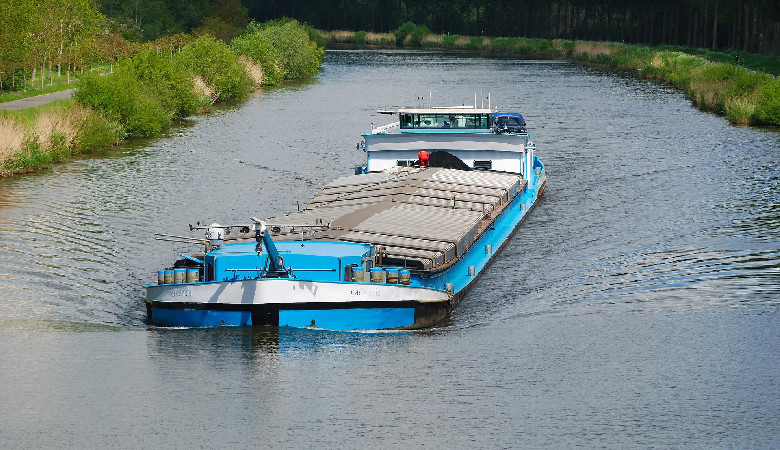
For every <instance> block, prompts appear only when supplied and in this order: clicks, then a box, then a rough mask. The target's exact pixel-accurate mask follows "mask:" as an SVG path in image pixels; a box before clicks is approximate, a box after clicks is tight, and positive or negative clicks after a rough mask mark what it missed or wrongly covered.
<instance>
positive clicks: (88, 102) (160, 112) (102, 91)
mask: <svg viewBox="0 0 780 450" xmlns="http://www.w3.org/2000/svg"><path fill="white" fill-rule="evenodd" d="M75 98H76V100H77V101H78V102H79V103H80V104H82V105H85V106H89V107H91V108H95V109H98V110H100V111H103V112H104V113H105V114H106V115H107V117H109V118H111V119H113V120H118V121H119V122H121V123H122V124H123V125H124V127H125V129H126V130H127V132H128V133H130V134H132V135H138V136H151V135H153V134H155V133H159V132H160V131H162V129H163V128H165V127H166V126H167V125H169V124H170V123H171V114H170V112H168V111H166V109H165V108H164V107H163V105H162V104H161V102H160V101H159V100H158V99H157V98H155V97H154V96H153V94H152V93H151V92H150V91H149V90H148V89H147V88H146V86H145V85H144V84H143V83H142V82H141V81H140V80H139V79H138V78H136V77H135V75H134V74H133V72H132V70H129V69H119V70H117V71H116V72H115V73H114V74H112V75H109V76H99V75H95V74H89V75H87V76H84V77H83V78H82V79H81V81H80V82H79V89H78V91H76V96H75Z"/></svg>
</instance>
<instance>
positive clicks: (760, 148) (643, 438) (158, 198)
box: [0, 51, 780, 448]
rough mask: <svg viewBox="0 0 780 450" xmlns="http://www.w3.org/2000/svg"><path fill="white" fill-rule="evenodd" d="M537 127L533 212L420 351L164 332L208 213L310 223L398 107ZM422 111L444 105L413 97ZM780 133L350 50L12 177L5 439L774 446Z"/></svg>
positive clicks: (454, 65) (2, 230) (301, 336)
mask: <svg viewBox="0 0 780 450" xmlns="http://www.w3.org/2000/svg"><path fill="white" fill-rule="evenodd" d="M475 91H476V92H477V96H478V97H479V99H478V102H479V103H481V102H482V100H483V98H484V101H485V104H486V105H487V98H486V97H487V94H488V92H489V93H490V101H491V102H492V104H494V105H495V104H497V105H498V106H499V107H501V108H502V109H505V110H511V111H519V112H522V113H523V115H524V116H525V117H526V121H527V122H528V124H529V129H530V131H531V133H532V136H533V138H534V140H535V141H536V144H537V146H538V148H539V155H540V157H541V158H542V159H543V161H544V162H545V164H546V165H547V168H548V173H549V186H548V189H547V191H546V192H545V195H544V197H543V198H542V200H541V201H540V203H539V204H538V206H537V208H536V209H535V210H534V211H533V212H532V213H531V215H530V217H529V218H528V220H527V221H526V222H525V223H524V225H523V226H522V227H521V229H520V231H519V232H518V233H517V234H516V235H515V236H513V238H512V239H511V241H510V242H509V243H508V244H507V246H506V247H505V249H504V251H503V252H502V253H501V254H500V255H499V256H498V257H497V258H496V260H495V261H494V262H493V264H492V265H491V266H490V267H489V269H488V270H487V271H486V272H485V273H484V275H483V276H482V277H481V278H480V280H479V282H478V283H477V284H476V285H475V287H474V288H473V289H472V290H471V291H470V292H469V294H468V295H467V296H466V297H465V298H464V299H463V301H462V302H461V304H460V305H459V307H458V308H457V309H456V311H455V312H454V314H453V315H452V317H451V318H450V320H448V322H447V323H445V324H442V326H440V327H437V328H436V329H433V330H427V331H423V332H417V333H374V334H358V333H319V332H310V331H296V330H288V329H282V330H274V329H270V330H269V329H255V330H251V329H229V330H224V329H220V330H171V329H159V328H154V327H148V326H147V324H146V322H145V320H146V312H145V308H144V304H143V288H142V286H143V284H144V283H147V282H151V281H152V280H153V278H154V276H155V273H156V270H157V269H158V268H159V267H163V266H165V265H167V264H170V261H172V260H173V259H174V258H175V257H176V256H177V255H178V254H180V253H182V252H185V251H191V250H192V249H191V248H190V247H187V246H182V245H181V244H176V243H168V242H157V241H154V239H153V235H154V233H156V232H162V233H172V234H185V233H188V232H185V227H186V225H187V224H189V223H195V222H196V221H201V222H211V221H220V222H237V221H238V222H245V221H246V220H247V219H248V218H249V217H250V216H262V217H270V216H275V215H279V214H284V213H286V212H289V211H293V210H295V209H296V202H300V203H301V204H303V203H304V202H305V201H306V200H308V199H309V198H310V197H311V196H312V195H313V194H314V193H315V192H316V191H317V190H318V189H319V188H320V187H322V186H323V185H324V184H326V183H327V182H329V181H330V180H332V179H334V178H336V177H338V176H342V175H345V174H349V173H351V167H354V166H355V165H359V164H361V163H363V162H364V158H365V154H364V153H363V152H361V151H359V150H356V149H355V144H356V143H357V142H358V141H359V135H360V133H364V132H367V131H368V130H369V129H370V126H371V123H374V124H375V125H379V124H383V123H385V122H386V121H387V120H388V116H380V115H378V114H376V111H377V110H378V109H383V108H392V107H399V106H417V105H418V103H419V104H421V105H427V104H428V100H427V98H428V97H429V94H432V96H433V102H434V104H448V105H455V104H463V103H466V104H471V103H473V102H474V93H475ZM418 97H425V100H422V101H418V100H417V99H418ZM779 151H780V134H778V133H776V132H773V131H771V130H762V129H751V128H739V127H733V126H731V125H729V124H728V123H727V122H726V121H725V120H724V119H722V118H719V117H716V116H713V115H709V114H704V113H701V112H699V111H697V110H695V109H694V108H692V107H691V105H690V103H689V102H688V101H687V100H686V99H685V98H684V97H683V95H682V94H681V93H679V92H678V91H676V90H675V89H673V88H671V87H668V86H665V85H661V84H657V83H654V82H648V81H644V80H639V79H636V78H634V77H632V76H630V75H627V74H624V73H605V72H602V71H598V70H595V69H589V68H585V67H581V66H577V65H574V64H571V63H568V62H560V61H525V60H516V59H491V58H482V57H473V56H463V55H457V54H446V53H436V52H403V51H392V52H383V51H332V52H328V53H327V55H326V60H325V63H324V65H323V71H322V73H321V75H319V76H318V77H317V78H316V79H315V80H312V81H309V82H304V83H298V84H293V85H287V86H283V87H281V88H274V89H267V90H265V91H264V92H261V93H259V94H257V95H255V96H253V97H252V98H250V99H249V100H247V101H245V102H242V103H241V104H237V105H232V106H230V107H226V108H223V109H220V110H218V111H216V112H214V113H213V114H211V115H208V116H201V117H197V118H195V119H193V120H192V121H191V122H189V123H188V124H186V125H185V126H182V127H180V128H176V129H174V130H173V131H171V132H170V133H169V135H168V136H165V137H162V138H158V139H153V140H147V141H139V142H134V143H131V144H128V145H126V146H124V147H121V148H118V149H112V150H109V151H106V152H104V153H102V154H99V155H92V156H90V157H86V158H82V159H78V160H75V161H72V162H68V163H64V164H59V165H57V166H55V167H53V168H52V169H51V170H50V171H47V172H44V173H40V174H36V175H30V176H25V177H18V178H12V179H6V180H1V181H0V357H2V361H4V367H3V370H2V371H0V398H3V401H2V402H0V415H1V416H2V417H3V420H2V425H0V446H2V447H11V446H13V447H20V446H21V447H36V448H37V447H41V446H44V447H53V446H57V447H98V446H100V447H104V446H114V445H119V446H123V447H125V446H126V447H140V446H145V447H146V446H158V445H162V446H165V447H168V446H174V445H176V446H190V447H201V446H207V447H215V446H224V447H248V446H253V447H257V446H262V447H267V446H273V447H281V446H290V445H293V446H295V447H315V446H318V447H319V446H328V447H360V448H363V447H366V446H371V447H408V446H410V445H411V446H415V447H416V446H423V445H428V446H439V447H519V446H523V447H539V446H565V447H572V446H578V445H582V446H588V447H592V446H608V447H647V446H669V447H682V446H685V447H764V448H766V447H775V446H777V442H778V436H777V430H778V429H780V420H778V417H780V398H779V396H778V392H779V391H780V389H779V388H780V386H778V384H779V383H778V381H777V377H776V373H778V372H780V356H778V352H777V348H778V344H780V326H778V313H777V309H778V301H779V300H780V288H779V287H778V286H779V285H780V283H779V281H780V264H778V260H779V257H780V244H779V241H778V225H780V212H779V211H780V208H778V192H779V191H778V179H779V178H780V177H779V175H780V173H779V171H778V154H780V153H779Z"/></svg>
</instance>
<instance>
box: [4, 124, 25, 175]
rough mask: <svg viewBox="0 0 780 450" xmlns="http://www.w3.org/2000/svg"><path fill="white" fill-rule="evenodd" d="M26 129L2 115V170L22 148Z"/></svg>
mask: <svg viewBox="0 0 780 450" xmlns="http://www.w3.org/2000/svg"><path fill="white" fill-rule="evenodd" d="M23 142H24V127H23V126H22V124H20V123H19V121H18V120H15V119H13V118H11V117H6V116H2V115H0V168H2V167H3V166H4V165H5V163H6V161H8V160H10V159H11V158H12V157H13V156H14V155H15V154H16V153H17V152H18V151H19V149H20V148H21V147H22V143H23Z"/></svg>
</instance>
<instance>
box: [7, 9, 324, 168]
mask: <svg viewBox="0 0 780 450" xmlns="http://www.w3.org/2000/svg"><path fill="white" fill-rule="evenodd" d="M179 38H180V39H181V40H180V43H181V44H182V45H181V46H180V47H177V46H173V47H171V48H168V49H165V50H161V49H159V48H154V47H149V46H146V47H141V48H140V49H139V50H138V51H137V52H136V53H135V54H133V55H131V56H127V57H124V58H120V59H119V60H118V61H117V62H116V63H115V64H113V65H112V69H111V71H110V72H109V73H104V72H89V71H87V72H85V73H84V74H83V75H81V76H80V80H79V83H78V90H77V91H76V94H75V97H74V99H72V100H70V101H62V102H58V103H55V104H53V105H49V106H45V107H41V108H34V109H31V110H25V111H21V112H10V111H6V112H2V113H0V176H3V175H9V174H12V173H20V172H26V171H32V170H35V169H38V168H40V167H45V166H48V165H49V164H51V163H52V162H55V161H59V160H62V159H65V158H68V157H70V156H71V155H73V154H77V153H81V152H85V151H90V150H93V149H96V148H100V147H105V146H108V145H112V144H115V143H118V142H120V141H122V140H123V139H125V138H127V137H130V136H153V135H155V134H157V133H159V132H160V131H162V130H163V129H165V128H166V127H168V126H170V125H171V124H172V123H174V122H176V121H179V120H182V119H185V118H187V117H189V116H192V115H194V114H198V113H199V112H202V111H206V110H208V109H209V107H210V106H211V105H213V104H215V103H218V102H223V101H229V100H236V99H242V98H245V97H246V96H247V95H248V94H249V93H250V92H252V90H254V89H255V88H257V87H260V86H269V85H275V84H278V83H281V82H282V81H284V80H291V79H298V78H305V77H310V76H312V75H314V74H316V73H317V72H318V70H319V66H320V64H321V62H322V58H323V55H324V49H323V48H322V46H320V45H319V44H318V43H317V41H316V40H312V39H311V38H310V31H309V30H308V29H307V28H306V27H304V26H303V25H301V24H300V23H298V22H297V21H294V20H280V21H273V22H268V23H262V24H259V23H250V24H249V25H248V26H247V27H246V29H245V30H244V32H243V33H242V34H240V35H239V36H237V37H236V38H234V39H233V40H232V41H231V42H230V43H229V44H226V43H225V42H223V41H222V40H219V39H217V38H215V37H213V36H212V35H210V34H204V35H201V36H199V37H190V36H187V37H181V36H180V37H179Z"/></svg>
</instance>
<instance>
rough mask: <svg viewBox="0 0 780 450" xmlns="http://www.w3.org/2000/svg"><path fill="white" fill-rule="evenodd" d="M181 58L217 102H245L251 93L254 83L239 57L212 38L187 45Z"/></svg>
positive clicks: (203, 38) (204, 38) (202, 37)
mask: <svg viewBox="0 0 780 450" xmlns="http://www.w3.org/2000/svg"><path fill="white" fill-rule="evenodd" d="M178 57H179V58H181V62H182V64H184V67H186V68H187V69H189V70H190V71H191V72H192V73H193V74H195V75H197V76H199V77H201V78H202V79H203V80H204V81H205V82H206V84H207V85H208V86H209V87H210V88H211V89H212V90H213V91H214V100H215V101H216V100H229V99H238V98H243V97H246V96H247V95H248V94H249V92H250V91H251V90H252V85H253V81H252V79H251V78H249V75H247V73H246V71H245V70H244V68H243V67H242V66H241V64H240V63H239V62H238V57H237V55H236V54H235V53H233V52H232V51H231V50H230V48H229V47H228V46H227V45H225V44H224V43H223V42H221V41H218V40H216V39H214V38H213V37H211V36H208V35H206V36H201V37H199V38H198V39H196V40H194V41H192V42H190V43H189V44H187V45H185V46H184V48H183V49H182V51H181V53H180V54H179V55H178Z"/></svg>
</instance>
